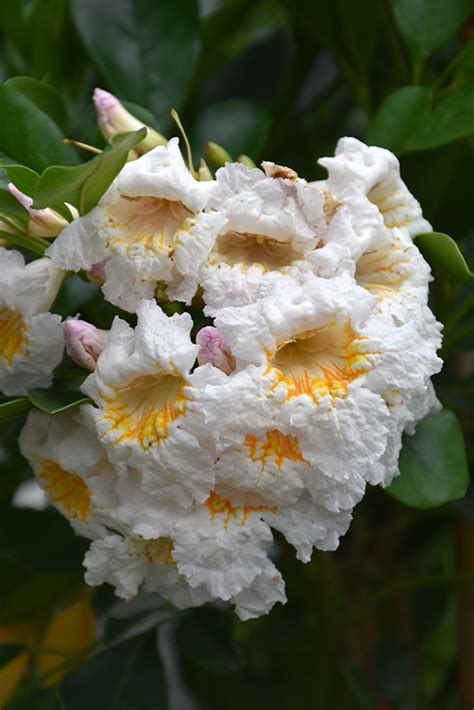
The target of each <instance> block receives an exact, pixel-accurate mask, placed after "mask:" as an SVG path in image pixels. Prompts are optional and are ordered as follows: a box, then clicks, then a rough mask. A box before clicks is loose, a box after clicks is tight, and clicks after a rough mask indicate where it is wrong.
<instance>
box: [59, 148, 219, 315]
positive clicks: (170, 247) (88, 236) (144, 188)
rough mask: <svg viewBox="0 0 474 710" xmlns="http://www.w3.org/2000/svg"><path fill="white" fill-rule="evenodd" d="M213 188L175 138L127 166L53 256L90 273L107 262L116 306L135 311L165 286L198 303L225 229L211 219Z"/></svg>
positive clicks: (106, 288) (109, 292)
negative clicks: (194, 171)
mask: <svg viewBox="0 0 474 710" xmlns="http://www.w3.org/2000/svg"><path fill="white" fill-rule="evenodd" d="M213 188H214V183H213V182H198V181H197V180H195V179H194V178H193V177H192V175H191V173H190V172H189V171H188V169H187V168H186V166H185V164H184V161H183V158H182V156H181V153H180V151H179V147H178V139H177V138H173V139H172V140H170V141H169V143H168V144H167V146H159V147H158V148H155V149H154V150H152V151H150V152H149V153H146V154H145V155H143V156H142V157H141V158H139V159H138V160H135V161H133V162H131V163H127V164H126V165H125V167H124V168H123V169H122V171H121V172H120V173H119V175H118V176H117V178H116V179H115V181H114V182H113V183H112V185H111V187H110V188H109V189H108V191H107V192H106V193H105V195H103V197H102V198H101V200H100V201H99V204H98V205H97V206H96V207H94V208H93V209H92V210H91V211H90V212H89V213H88V214H86V215H84V216H83V217H81V218H79V219H77V220H74V221H73V222H72V223H71V224H70V225H69V226H68V227H66V229H65V230H64V231H63V232H62V233H61V235H60V236H59V237H58V239H56V240H55V242H54V244H52V246H51V247H50V248H49V250H48V254H49V255H50V256H51V258H52V259H53V262H54V263H55V264H56V265H57V266H60V267H61V268H65V269H71V270H73V271H78V270H79V269H85V270H86V271H89V270H90V269H91V268H92V267H93V266H94V265H95V264H98V263H99V262H104V261H105V260H106V261H105V264H104V271H105V282H104V285H103V287H102V288H103V292H104V295H105V297H106V299H107V300H108V301H110V302H111V303H113V304H115V305H117V306H119V307H120V308H123V309H124V310H128V311H131V312H133V311H135V309H136V307H137V305H138V302H139V301H140V299H142V298H153V297H154V294H155V290H156V287H157V283H158V281H164V282H165V283H166V284H167V285H168V293H169V295H170V297H172V298H176V299H178V300H183V301H190V300H191V299H192V297H193V296H194V294H195V291H196V288H197V285H198V281H199V278H200V270H201V269H202V267H203V264H205V262H206V260H207V257H208V255H209V253H210V251H211V248H212V246H213V244H214V240H215V238H216V236H217V234H218V233H219V231H220V229H221V228H222V226H223V225H224V223H225V218H224V217H223V215H221V214H218V213H216V212H204V211H203V210H204V208H205V207H206V205H207V203H208V201H209V197H210V194H211V192H212V189H213Z"/></svg>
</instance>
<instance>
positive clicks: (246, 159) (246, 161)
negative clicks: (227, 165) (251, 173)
mask: <svg viewBox="0 0 474 710" xmlns="http://www.w3.org/2000/svg"><path fill="white" fill-rule="evenodd" d="M237 162H238V163H242V165H246V166H247V167H248V168H256V167H257V166H256V165H255V163H254V162H253V160H252V158H249V156H248V155H245V154H242V155H239V157H238V158H237Z"/></svg>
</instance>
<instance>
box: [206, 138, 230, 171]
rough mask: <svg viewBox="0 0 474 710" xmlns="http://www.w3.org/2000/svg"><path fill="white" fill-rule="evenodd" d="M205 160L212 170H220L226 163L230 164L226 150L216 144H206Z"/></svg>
mask: <svg viewBox="0 0 474 710" xmlns="http://www.w3.org/2000/svg"><path fill="white" fill-rule="evenodd" d="M206 158H207V162H208V163H210V164H211V165H212V166H213V167H214V168H222V167H223V166H224V165H225V164H226V163H231V162H232V158H231V157H230V155H229V153H228V152H227V151H226V149H225V148H223V147H222V146H221V145H217V143H206Z"/></svg>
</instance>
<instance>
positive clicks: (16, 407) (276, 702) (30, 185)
mask: <svg viewBox="0 0 474 710" xmlns="http://www.w3.org/2000/svg"><path fill="white" fill-rule="evenodd" d="M473 5H474V3H473V0H391V1H390V0H357V2H354V1H353V0H331V2H328V1H327V0H201V1H200V2H198V0H115V2H110V0H3V2H2V3H0V33H1V35H0V79H1V80H2V81H3V82H4V83H2V84H0V159H1V163H2V164H3V165H13V164H16V163H18V164H20V165H23V166H27V167H28V168H30V169H31V170H33V171H36V173H42V172H43V171H44V170H45V169H46V168H48V166H51V165H68V166H73V165H80V164H82V163H83V162H84V161H86V160H89V159H90V155H88V154H85V153H83V152H79V151H78V150H76V149H75V148H73V147H71V146H70V145H65V144H64V143H63V142H62V139H63V138H64V137H68V138H73V139H76V140H79V141H83V142H86V143H91V144H93V145H97V146H99V147H103V140H102V139H101V137H100V134H99V132H98V130H97V125H96V118H95V114H94V110H93V106H92V102H91V94H92V90H93V88H94V87H95V86H100V87H102V88H105V89H108V90H110V91H112V92H113V93H115V94H116V95H117V96H118V97H119V98H120V99H121V100H124V102H125V103H126V105H127V107H128V108H129V110H130V111H132V113H135V114H136V115H137V116H138V117H140V118H141V119H142V120H143V121H145V122H146V123H148V124H150V125H153V126H155V127H156V128H159V130H160V131H161V132H162V133H163V134H165V135H168V136H171V135H173V134H175V133H176V127H175V126H174V124H173V122H172V120H171V118H170V115H169V111H170V109H171V108H172V107H174V108H176V109H178V110H179V112H180V116H181V119H182V122H183V124H184V125H185V127H186V130H187V132H188V134H189V136H190V139H191V143H192V146H193V152H194V158H195V163H196V164H197V162H198V159H199V158H200V157H201V156H203V155H204V146H205V144H206V143H207V142H208V141H209V140H212V141H215V142H217V143H219V144H221V145H223V146H224V147H225V148H226V150H228V151H229V153H230V154H231V156H232V157H233V158H234V159H236V158H237V156H239V155H240V154H241V153H246V154H248V155H250V156H251V157H252V158H253V159H254V160H255V161H256V162H257V163H258V162H259V161H260V160H262V159H269V160H273V161H274V162H277V163H281V164H283V165H289V166H291V167H292V168H294V169H296V170H297V171H298V172H299V173H300V174H301V175H302V176H304V177H306V178H307V179H317V178H320V177H323V176H324V172H323V171H322V169H321V168H319V167H318V165H317V163H316V160H317V158H318V157H321V156H323V155H330V154H331V153H332V152H333V151H334V147H335V144H336V142H337V139H338V138H339V137H341V136H343V135H354V136H356V137H359V138H361V139H363V140H367V141H368V142H370V143H372V144H377V145H381V146H384V147H387V148H389V149H391V150H393V151H394V152H395V153H396V154H397V155H398V156H399V157H400V158H401V164H402V175H403V177H404V179H405V180H406V182H407V183H408V185H409V187H410V189H411V190H412V191H413V192H414V194H415V195H416V197H417V198H418V199H419V200H420V202H421V203H422V205H423V209H424V213H425V216H426V217H427V218H428V219H429V220H430V222H431V223H432V224H433V225H434V229H436V230H437V231H438V232H440V233H447V234H450V235H451V236H452V237H453V238H454V239H455V242H457V244H458V246H459V247H460V248H461V250H462V252H463V253H464V256H465V258H466V262H465V261H464V260H463V259H462V257H461V256H460V253H459V251H458V250H457V248H456V245H455V244H453V243H452V242H450V241H449V240H447V239H446V238H445V237H443V236H439V237H436V238H435V239H433V238H432V237H422V238H420V240H419V242H418V244H419V246H420V249H422V251H423V253H424V254H425V256H426V257H427V258H428V259H429V260H430V262H431V263H432V265H433V268H434V271H435V275H436V276H437V279H436V283H435V286H434V287H433V291H432V305H433V308H434V310H435V312H436V314H437V316H438V317H439V318H440V319H441V320H443V322H444V323H445V343H444V346H443V355H444V357H445V358H446V367H445V369H444V371H443V373H442V375H440V376H439V377H438V378H437V382H436V386H437V389H438V393H439V396H440V398H441V400H442V402H443V404H444V405H445V407H446V409H445V410H444V411H443V412H442V414H441V415H439V416H438V417H431V418H428V419H427V420H426V421H425V422H424V423H423V424H422V425H420V427H419V430H418V432H417V435H416V437H415V438H413V439H408V438H407V442H406V445H405V447H404V450H403V453H402V459H401V466H402V471H403V474H402V476H401V477H400V478H399V479H397V481H396V482H395V484H394V485H393V487H392V490H391V494H392V495H391V496H389V495H387V493H386V492H383V491H382V490H373V489H372V490H370V491H369V492H368V494H367V496H366V498H365V500H364V501H363V502H362V503H361V504H360V505H359V506H358V508H357V509H356V511H355V518H354V522H353V525H352V527H351V529H350V531H349V533H348V534H347V535H346V537H345V539H344V540H343V541H342V544H341V546H340V549H339V550H338V551H337V553H321V552H317V553H315V554H314V556H313V560H312V562H311V563H310V564H308V565H306V566H304V565H302V564H301V563H298V562H296V561H295V557H294V553H293V551H292V549H290V548H289V547H288V546H287V545H286V544H285V543H284V541H283V540H282V539H281V538H277V546H276V555H277V558H278V565H279V566H280V568H281V570H282V572H283V574H284V577H285V579H286V581H287V594H288V599H289V601H288V604H287V606H285V607H281V606H277V607H276V608H275V609H274V610H273V611H272V613H271V614H270V616H268V617H265V618H262V619H259V620H256V621H251V622H246V623H242V622H239V621H238V620H237V619H236V618H234V617H233V615H232V614H230V613H229V610H228V609H227V608H226V607H225V606H222V607H221V606H215V607H205V608H202V609H199V610H194V611H189V612H185V613H178V612H176V610H174V609H171V608H170V607H169V606H168V605H166V604H164V603H163V602H162V601H161V600H160V599H159V598H157V597H149V598H147V597H140V598H139V599H138V600H136V601H135V602H133V603H131V604H129V605H126V604H124V603H121V602H117V600H116V599H115V598H114V597H113V595H112V593H111V590H110V589H107V588H106V587H104V588H101V589H99V590H97V591H96V592H95V593H94V597H93V604H94V609H95V613H96V615H97V619H98V621H99V629H100V634H99V637H98V641H97V644H96V645H95V646H94V648H93V649H92V658H89V659H88V660H87V659H84V658H82V657H80V656H77V657H76V656H65V657H64V670H65V671H66V676H65V678H64V680H63V681H62V682H61V684H60V686H59V688H58V687H52V688H51V687H45V685H46V683H45V681H47V678H45V677H43V676H42V675H41V673H40V672H39V671H38V668H37V665H36V661H35V659H36V657H37V655H38V653H39V652H40V650H41V648H40V647H38V645H36V646H34V647H29V648H28V651H29V652H31V654H32V655H31V659H32V660H31V663H30V667H29V669H30V673H29V674H28V675H27V676H26V677H24V679H23V681H22V682H21V684H20V686H19V687H18V688H17V691H16V694H15V696H14V699H13V701H12V703H10V705H9V707H12V708H16V710H83V709H84V708H88V710H96V709H97V710H99V709H100V710H109V709H110V710H162V709H163V710H164V709H165V708H169V709H170V710H197V709H199V710H200V709H203V710H214V709H215V710H234V709H237V708H241V707H245V708H246V710H253V709H254V708H259V709H261V708H265V709H266V708H275V709H278V710H280V709H281V710H300V709H301V710H303V709H304V710H306V709H307V708H321V709H323V710H326V709H327V708H330V709H331V710H332V709H333V708H334V709H335V710H338V709H339V708H341V709H342V710H344V709H345V708H377V709H378V708H381V709H382V710H392V709H393V710H395V709H397V710H398V709H399V710H411V709H413V710H415V709H416V710H419V709H421V710H423V709H425V708H426V709H428V708H435V709H438V708H439V709H440V710H465V708H471V707H472V706H473V705H474V672H473V669H474V618H473V613H472V608H473V605H474V529H473V527H472V525H473V524H474V500H473V497H472V496H470V495H469V493H468V495H467V496H466V498H465V499H464V500H463V501H459V500H458V501H457V502H454V503H453V502H450V501H453V500H455V499H460V498H462V496H463V494H464V492H465V488H466V483H467V481H466V464H465V454H464V449H463V444H462V433H461V429H460V425H459V423H458V420H457V419H456V418H455V417H454V415H453V414H452V413H451V412H450V411H449V410H455V411H456V413H457V415H458V418H459V419H460V421H461V424H462V428H463V430H464V435H465V439H466V441H467V442H469V441H471V440H472V431H473V424H472V421H473V419H472V413H473V409H474V401H473V392H474V376H473V373H474V364H473V362H474V311H473V309H474V288H473V286H472V285H471V281H472V278H473V276H472V273H471V271H470V268H472V266H473V265H474V214H473V205H474V180H473V178H472V175H473V166H474V17H473V16H472V12H473V10H474V8H473ZM126 140H131V141H132V143H130V145H132V144H133V140H136V139H134V138H133V137H132V138H129V139H126ZM124 145H125V147H123V146H122V153H123V156H124V155H125V154H126V151H128V148H129V143H126V144H124ZM114 150H116V152H115V153H114V154H113V155H111V154H107V155H109V158H107V160H108V165H109V168H110V164H111V163H112V164H113V166H116V165H118V164H119V163H120V160H121V159H122V158H121V157H120V156H121V153H120V147H118V148H114ZM104 155H105V154H104ZM117 161H118V162H117ZM109 168H107V169H109ZM113 169H115V168H113ZM117 169H119V168H117ZM15 170H16V172H15ZM31 170H30V171H25V170H22V169H21V168H17V169H15V168H13V169H12V168H10V172H9V175H10V178H7V175H6V173H5V172H4V171H2V173H1V189H0V214H4V213H6V214H9V215H12V214H13V211H14V210H15V209H16V210H17V213H18V205H16V206H15V204H14V202H12V200H11V199H10V196H9V195H8V193H7V192H6V191H5V189H4V186H5V184H6V182H8V179H13V175H15V176H16V179H15V182H16V184H17V185H18V186H20V187H21V186H23V187H22V189H23V188H24V189H25V191H26V192H28V193H29V194H30V193H32V191H34V189H35V188H36V187H37V184H38V183H37V181H38V178H37V176H35V173H32V172H31ZM112 172H113V170H112ZM84 175H85V173H84V172H81V176H82V177H81V180H82V178H83V177H84ZM101 175H103V173H101ZM112 177H113V175H112ZM104 179H105V178H104ZM110 179H112V178H110ZM83 184H84V183H83V182H81V183H80V184H79V183H77V185H76V189H77V190H78V191H77V193H76V196H77V199H81V200H85V202H84V205H85V209H87V208H88V206H89V207H90V205H91V204H94V200H96V199H97V189H98V186H97V184H95V183H94V184H91V183H88V184H87V190H86V191H85V192H84V190H82V187H83ZM41 185H42V188H43V187H44V185H46V187H48V185H49V187H51V184H50V183H46V182H45V181H44V180H43V182H42V183H41ZM53 187H54V181H53ZM99 188H100V185H99ZM45 189H46V188H45ZM48 189H49V188H48ZM99 191H100V189H99ZM40 193H41V194H38V195H37V198H38V199H40V198H41V195H43V197H44V199H45V200H46V202H45V204H46V203H47V201H48V200H49V203H48V204H54V198H55V196H56V198H57V200H58V202H61V201H62V200H63V199H64V198H63V197H62V196H61V195H60V194H59V193H55V192H54V190H53V193H51V192H49V193H48V192H46V193H44V192H41V191H40ZM44 195H46V196H44ZM17 217H18V218H19V219H23V220H24V219H26V217H25V214H23V213H22V212H21V210H20V212H19V213H18V214H17ZM38 244H39V242H35V243H33V242H31V241H30V242H29V243H26V242H25V243H23V244H22V246H23V247H26V250H25V254H29V256H30V257H31V256H32V252H31V249H33V250H35V249H36V250H37V251H38V249H39V247H38ZM40 246H41V245H40ZM29 250H30V251H29ZM77 309H79V310H80V312H81V314H82V317H84V318H85V319H87V320H90V321H91V322H93V323H95V324H96V325H97V326H99V327H109V326H110V323H111V320H112V318H113V316H114V314H115V312H116V311H115V309H114V308H112V307H111V306H110V305H108V304H105V303H104V302H103V300H101V298H100V297H99V295H98V291H97V287H95V286H93V285H92V284H86V283H84V282H83V281H81V279H80V278H79V277H74V278H72V279H70V280H68V281H67V282H66V284H65V286H64V288H63V290H62V292H61V294H60V298H59V300H58V302H57V304H56V306H55V310H56V311H57V312H60V313H61V314H63V315H67V314H71V313H73V312H75V310H77ZM121 315H122V317H123V314H121ZM82 376H83V374H82V373H81V372H80V371H79V370H78V369H76V368H75V367H74V366H73V364H72V363H71V362H70V361H68V360H67V358H66V359H65V361H64V362H63V364H62V366H61V367H60V368H59V370H58V372H57V380H56V390H55V392H56V394H55V395H53V398H52V399H51V396H49V399H48V398H46V399H45V397H44V393H41V392H39V393H32V395H31V398H30V399H31V402H32V403H33V404H34V406H38V407H40V408H42V409H45V410H46V411H59V410H61V409H62V408H64V407H65V406H69V405H70V403H71V402H73V401H74V400H75V399H77V397H76V395H74V394H72V395H71V393H70V392H67V391H65V390H67V389H75V390H77V387H78V385H79V383H80V379H81V377H82ZM54 397H56V399H54ZM31 402H30V401H29V400H27V399H26V398H20V399H17V400H16V401H11V400H8V401H2V402H0V421H1V420H5V422H4V423H3V424H2V431H1V442H2V443H1V448H0V626H1V625H2V624H7V623H9V622H12V621H18V620H25V619H26V620H31V622H32V623H33V622H34V623H37V622H38V623H41V624H47V622H48V619H49V617H50V616H51V614H52V612H53V611H54V610H55V609H57V608H59V607H61V606H64V605H65V604H68V603H69V602H70V601H72V600H74V599H77V598H78V597H80V596H81V595H83V594H84V585H83V582H82V568H81V559H82V556H83V553H84V547H85V546H84V542H83V541H82V540H79V539H78V538H75V537H74V535H73V533H72V532H71V531H70V529H69V526H68V524H67V523H66V522H65V521H64V520H63V519H62V518H60V516H59V515H57V514H56V513H54V512H52V511H45V512H36V511H28V510H19V509H16V508H13V507H12V506H11V499H12V496H13V495H14V492H15V490H16V488H17V486H18V485H19V483H20V482H21V481H22V480H23V479H25V478H27V477H29V476H30V475H31V474H30V472H29V470H28V468H27V466H26V463H25V462H24V461H23V459H22V458H21V456H20V454H19V452H18V449H17V446H16V443H15V442H16V438H17V435H18V432H19V430H20V428H21V426H22V421H23V420H22V418H21V417H22V416H24V412H25V411H27V410H28V408H29V407H30V406H31ZM13 415H15V418H12V416H13ZM472 453H473V452H472V451H469V450H468V459H469V460H470V462H471V463H472ZM441 504H443V505H441ZM22 648H23V647H22ZM19 650H21V649H19V648H18V647H17V646H14V647H12V646H11V645H6V644H4V645H0V672H1V669H2V667H3V666H5V664H7V663H8V662H9V661H10V660H11V659H12V658H14V657H15V655H16V654H18V651H19ZM84 660H85V661H86V662H85V663H84ZM81 661H82V662H83V663H82V665H81V666H80V667H79V668H78V669H76V670H74V667H75V666H76V665H77V663H78V662H81Z"/></svg>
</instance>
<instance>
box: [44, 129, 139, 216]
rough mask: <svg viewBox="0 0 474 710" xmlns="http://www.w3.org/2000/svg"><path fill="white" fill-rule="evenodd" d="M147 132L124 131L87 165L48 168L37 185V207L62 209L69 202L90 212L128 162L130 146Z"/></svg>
mask: <svg viewBox="0 0 474 710" xmlns="http://www.w3.org/2000/svg"><path fill="white" fill-rule="evenodd" d="M145 135H146V128H141V129H140V130H139V131H133V132H132V133H123V134H122V135H121V136H120V137H119V138H117V140H116V141H115V143H114V145H113V146H111V147H110V148H107V149H106V150H104V152H103V153H101V154H100V155H98V156H97V157H96V158H92V160H89V162H87V163H84V164H83V165H78V166H75V167H63V166H60V165H53V166H51V167H50V168H47V169H46V170H45V171H44V173H43V174H42V175H41V177H40V179H39V182H38V185H37V188H36V192H35V198H34V206H35V208H37V209H43V208H45V207H55V208H56V209H58V208H59V209H61V205H63V207H64V202H69V203H71V204H72V205H74V206H75V207H77V209H78V210H79V212H80V213H81V214H85V213H86V212H89V211H90V210H91V209H92V208H93V207H95V205H96V204H97V203H98V201H99V200H100V198H101V197H102V195H103V194H104V192H105V191H106V190H107V188H108V187H109V186H110V184H111V183H112V181H113V179H114V178H115V177H116V175H118V173H119V172H120V170H121V169H122V168H123V166H124V165H125V163H126V161H127V157H128V153H129V152H130V150H132V148H133V147H134V146H136V145H137V143H140V141H142V140H143V138H144V137H145Z"/></svg>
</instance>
